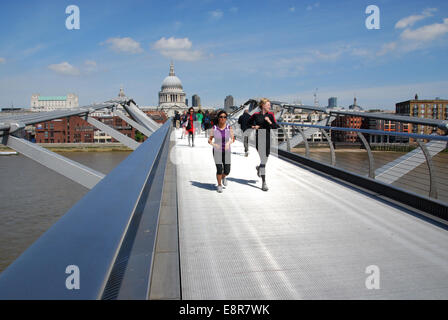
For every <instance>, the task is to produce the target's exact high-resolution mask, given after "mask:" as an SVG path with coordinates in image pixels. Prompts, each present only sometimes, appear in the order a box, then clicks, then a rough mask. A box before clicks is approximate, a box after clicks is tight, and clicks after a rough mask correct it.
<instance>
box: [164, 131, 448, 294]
mask: <svg viewBox="0 0 448 320" xmlns="http://www.w3.org/2000/svg"><path fill="white" fill-rule="evenodd" d="M175 135H176V138H175V140H176V147H175V149H174V150H172V154H171V156H170V158H171V159H172V160H174V161H175V162H176V167H177V188H178V206H179V207H178V210H179V211H178V212H179V245H180V269H181V287H182V299H429V298H431V299H447V298H448V232H447V229H446V228H441V227H438V226H436V225H434V224H432V223H430V222H427V221H425V220H424V219H422V218H419V217H417V216H416V215H415V214H413V213H412V212H410V211H407V209H405V208H403V207H400V206H398V205H394V204H393V203H391V202H389V201H386V200H382V199H380V198H379V197H377V196H375V195H373V194H369V193H367V192H363V191H361V190H360V189H358V188H355V187H351V186H349V185H347V184H344V183H340V182H338V181H336V180H335V179H329V178H327V177H325V176H323V175H319V174H316V173H314V172H312V171H310V170H308V169H306V168H303V167H300V166H298V165H295V164H293V163H290V162H288V161H285V160H282V159H279V158H277V157H274V156H271V157H269V161H268V163H267V182H268V186H269V188H270V190H269V191H268V192H263V191H262V190H261V189H260V186H261V181H259V178H258V177H257V175H256V170H255V166H256V165H257V164H258V162H259V159H258V155H257V153H256V151H255V150H254V149H253V148H251V152H250V155H249V157H248V158H246V157H244V156H243V146H242V144H241V143H240V142H236V143H235V144H233V145H232V152H233V154H232V168H231V172H230V176H229V178H228V187H227V188H226V189H225V190H224V192H223V193H222V194H219V193H217V192H216V178H215V170H216V169H215V165H214V163H213V157H212V150H211V146H209V145H208V144H207V141H206V139H205V137H203V136H202V137H201V136H197V137H196V139H195V144H196V146H195V147H194V148H191V147H189V146H188V140H187V139H186V138H184V139H180V130H177V132H176V133H175ZM371 265H375V266H377V267H378V268H379V270H380V278H379V280H380V282H379V283H380V289H379V290H375V289H371V290H368V289H367V288H366V279H367V278H368V277H369V274H367V273H366V268H367V267H368V266H371Z"/></svg>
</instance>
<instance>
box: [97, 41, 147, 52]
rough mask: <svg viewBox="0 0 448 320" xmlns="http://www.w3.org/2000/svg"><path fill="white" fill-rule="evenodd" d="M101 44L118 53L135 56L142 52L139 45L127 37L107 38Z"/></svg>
mask: <svg viewBox="0 0 448 320" xmlns="http://www.w3.org/2000/svg"><path fill="white" fill-rule="evenodd" d="M101 44H108V45H109V48H110V49H112V50H114V51H115V52H120V53H131V54H136V53H141V52H143V49H142V48H141V47H140V43H139V42H137V41H135V40H134V39H132V38H129V37H125V38H109V39H107V40H106V41H105V42H102V43H101Z"/></svg>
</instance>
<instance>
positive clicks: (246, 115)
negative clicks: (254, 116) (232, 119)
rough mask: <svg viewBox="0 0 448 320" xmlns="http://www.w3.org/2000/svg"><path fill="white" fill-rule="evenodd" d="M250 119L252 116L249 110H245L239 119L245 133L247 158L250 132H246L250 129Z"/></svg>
mask: <svg viewBox="0 0 448 320" xmlns="http://www.w3.org/2000/svg"><path fill="white" fill-rule="evenodd" d="M249 119H250V114H249V110H247V109H246V110H244V113H243V114H242V115H241V116H240V117H239V118H238V123H239V125H240V126H241V130H242V131H243V137H244V152H245V156H246V157H247V156H248V155H249V131H248V132H246V130H247V129H249V128H250V126H249Z"/></svg>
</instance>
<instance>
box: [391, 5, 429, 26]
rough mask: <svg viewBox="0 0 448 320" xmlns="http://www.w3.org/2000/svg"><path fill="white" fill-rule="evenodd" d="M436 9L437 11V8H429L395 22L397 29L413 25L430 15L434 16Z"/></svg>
mask: <svg viewBox="0 0 448 320" xmlns="http://www.w3.org/2000/svg"><path fill="white" fill-rule="evenodd" d="M436 11H437V9H436V8H428V9H425V10H423V12H422V14H419V15H413V16H409V17H406V18H403V19H401V20H399V21H398V22H397V23H396V24H395V29H405V28H408V27H412V26H413V25H414V24H415V23H416V22H418V21H420V20H423V19H425V18H428V17H432V16H433V15H434V12H436Z"/></svg>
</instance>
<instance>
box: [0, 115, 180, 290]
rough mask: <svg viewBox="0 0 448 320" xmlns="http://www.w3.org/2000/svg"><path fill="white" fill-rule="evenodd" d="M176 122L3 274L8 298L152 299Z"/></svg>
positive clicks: (150, 140)
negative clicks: (163, 196)
mask: <svg viewBox="0 0 448 320" xmlns="http://www.w3.org/2000/svg"><path fill="white" fill-rule="evenodd" d="M170 131H171V121H167V122H166V123H165V124H164V125H163V126H162V127H161V128H159V129H158V130H157V131H155V132H154V133H153V134H152V135H151V136H150V137H149V138H148V139H147V140H146V141H145V142H144V143H143V144H142V145H140V147H138V148H137V149H136V150H135V151H134V152H133V153H131V154H130V155H129V156H128V157H127V158H126V159H125V160H124V161H123V162H122V163H120V164H119V165H118V166H117V167H116V168H115V169H114V170H113V171H112V172H111V173H110V174H108V175H107V176H106V177H104V178H103V179H102V180H101V181H99V182H98V183H97V184H96V185H95V187H93V189H91V190H90V192H88V193H87V194H86V195H85V196H84V197H83V198H82V199H81V200H80V201H79V202H78V203H76V204H75V205H74V206H73V207H72V208H71V209H70V210H69V211H68V212H67V213H66V214H65V215H64V216H63V217H62V218H61V219H60V220H59V221H57V222H56V224H55V225H53V226H52V227H51V228H50V229H49V230H48V231H47V232H46V233H44V234H43V235H42V236H41V237H40V238H39V239H38V240H37V241H36V242H35V243H33V244H32V245H31V247H29V248H28V249H27V250H26V251H25V252H24V253H23V254H22V255H21V256H20V257H19V258H18V259H17V260H16V261H15V262H13V263H12V264H11V265H10V266H9V267H8V268H7V269H6V270H4V271H3V272H2V273H1V274H0V299H147V298H148V294H149V290H150V286H151V280H150V279H151V273H152V261H153V255H154V250H155V242H156V233H157V225H158V219H159V210H160V205H161V198H162V197H161V194H162V188H163V181H164V180H163V179H164V170H165V166H166V163H167V159H168V149H169V136H170Z"/></svg>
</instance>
